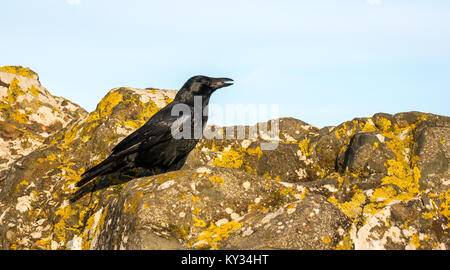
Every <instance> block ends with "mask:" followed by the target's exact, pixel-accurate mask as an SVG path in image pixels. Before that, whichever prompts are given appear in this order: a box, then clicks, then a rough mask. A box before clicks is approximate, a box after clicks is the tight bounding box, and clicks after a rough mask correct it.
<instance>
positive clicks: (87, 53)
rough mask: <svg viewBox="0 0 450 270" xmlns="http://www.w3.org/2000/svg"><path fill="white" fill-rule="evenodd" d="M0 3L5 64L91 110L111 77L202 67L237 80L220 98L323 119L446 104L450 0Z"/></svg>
mask: <svg viewBox="0 0 450 270" xmlns="http://www.w3.org/2000/svg"><path fill="white" fill-rule="evenodd" d="M1 6H2V7H1V9H2V23H1V24H0V40H1V42H0V66H5V65H21V66H26V67H30V68H31V69H33V70H34V71H36V72H37V73H38V74H39V76H40V81H41V83H42V84H43V85H44V87H46V88H47V89H48V90H49V91H50V92H51V93H52V94H54V95H57V96H63V97H65V98H68V99H70V100H71V101H73V102H75V103H77V104H79V105H81V106H82V107H84V108H85V109H86V110H88V111H92V110H94V109H95V107H96V106H97V103H98V102H99V101H100V100H101V98H102V97H104V96H105V95H106V93H107V92H108V91H109V90H110V89H112V88H115V87H120V86H129V87H137V88H146V87H154V88H162V89H179V88H180V87H181V86H182V85H183V83H184V82H185V81H186V80H187V79H188V78H189V77H191V76H193V75H198V74H202V75H207V76H220V77H230V78H233V79H234V80H235V85H234V86H232V87H228V88H223V89H221V90H219V91H217V92H216V93H215V94H214V95H213V97H212V99H211V102H212V103H214V104H218V105H223V106H225V105H226V104H279V114H278V115H277V116H291V117H295V118H298V119H301V120H303V121H305V122H308V123H310V124H312V125H315V126H318V127H323V126H327V125H338V124H340V123H341V122H344V121H347V120H351V119H353V118H354V117H365V116H372V115H373V114H375V113H377V112H387V113H397V112H404V111H413V110H415V111H423V112H431V113H436V114H441V115H447V116H449V115H450V1H449V0H432V1H430V0H309V1H302V0H292V1H288V0H276V1H275V0H274V1H264V0H246V1H242V0H228V1H211V0H209V1H207V0H189V1H186V0H184V1H182V0H180V1H174V0H165V1H149V0H146V1H144V0H142V1H138V0H127V1H125V0H123V1H117V0H38V1H36V0H15V1H2V5H1ZM261 117H262V118H264V117H263V116H261ZM269 118H271V117H269ZM258 120H260V121H263V120H268V119H258ZM248 121H250V120H248V119H247V120H245V119H243V120H238V119H235V120H228V121H226V123H225V122H224V121H222V120H221V117H214V116H213V117H212V118H211V119H210V122H209V123H214V124H218V125H223V124H249V123H248ZM250 124H253V123H250Z"/></svg>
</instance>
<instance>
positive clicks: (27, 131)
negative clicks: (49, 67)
mask: <svg viewBox="0 0 450 270" xmlns="http://www.w3.org/2000/svg"><path fill="white" fill-rule="evenodd" d="M86 115H87V112H86V111H85V110H84V109H83V108H81V107H80V106H78V105H76V104H75V103H73V102H71V101H69V100H67V99H64V98H62V97H55V96H53V95H52V94H50V93H49V92H48V91H47V89H45V88H44V87H43V86H42V85H41V83H40V82H39V77H38V75H37V74H36V73H35V72H33V71H32V70H30V69H28V68H23V67H18V66H5V67H0V178H3V177H4V174H5V173H6V172H5V170H6V169H7V168H8V167H9V166H10V165H11V164H12V162H14V161H15V160H17V159H18V158H19V157H21V156H23V155H27V154H29V153H31V152H33V151H34V150H35V149H37V148H38V147H39V146H41V145H42V144H43V143H44V141H45V140H46V139H47V138H48V137H49V136H51V135H53V134H55V133H56V132H58V131H60V130H61V129H62V128H63V127H65V126H67V124H69V123H70V122H71V121H73V120H77V119H80V118H83V117H85V116H86ZM0 190H1V182H0Z"/></svg>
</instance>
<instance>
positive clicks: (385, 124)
mask: <svg viewBox="0 0 450 270" xmlns="http://www.w3.org/2000/svg"><path fill="white" fill-rule="evenodd" d="M375 124H377V125H378V126H379V127H380V129H381V130H382V131H383V132H388V131H389V130H390V129H391V127H392V122H391V121H390V120H389V119H386V118H384V117H382V118H380V119H378V120H377V121H375Z"/></svg>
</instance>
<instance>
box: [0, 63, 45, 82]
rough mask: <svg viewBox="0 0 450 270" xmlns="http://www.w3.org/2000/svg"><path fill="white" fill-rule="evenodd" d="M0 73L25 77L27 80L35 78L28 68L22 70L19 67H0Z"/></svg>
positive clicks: (34, 74)
mask: <svg viewBox="0 0 450 270" xmlns="http://www.w3.org/2000/svg"><path fill="white" fill-rule="evenodd" d="M0 72H6V73H12V74H16V75H19V76H23V77H27V78H33V79H34V78H35V76H37V75H36V73H34V72H33V71H32V70H31V69H29V68H24V67H21V66H4V67H0Z"/></svg>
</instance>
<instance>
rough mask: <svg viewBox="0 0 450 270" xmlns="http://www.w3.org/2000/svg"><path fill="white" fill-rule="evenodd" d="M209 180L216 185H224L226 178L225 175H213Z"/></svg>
mask: <svg viewBox="0 0 450 270" xmlns="http://www.w3.org/2000/svg"><path fill="white" fill-rule="evenodd" d="M209 181H210V182H211V183H213V184H215V185H218V186H220V185H223V184H224V183H225V179H223V177H219V176H217V175H213V176H211V177H210V178H209Z"/></svg>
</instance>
